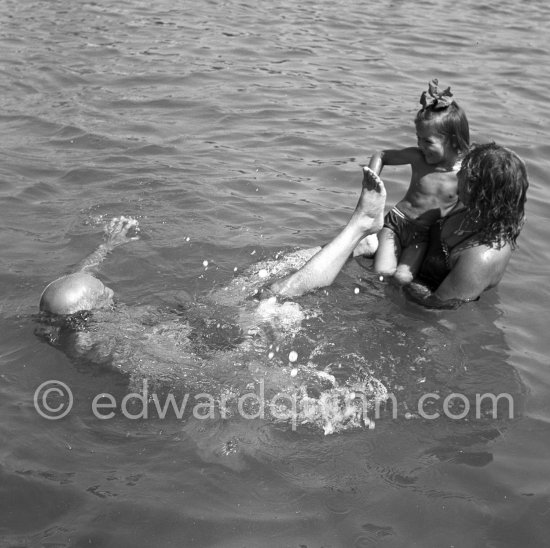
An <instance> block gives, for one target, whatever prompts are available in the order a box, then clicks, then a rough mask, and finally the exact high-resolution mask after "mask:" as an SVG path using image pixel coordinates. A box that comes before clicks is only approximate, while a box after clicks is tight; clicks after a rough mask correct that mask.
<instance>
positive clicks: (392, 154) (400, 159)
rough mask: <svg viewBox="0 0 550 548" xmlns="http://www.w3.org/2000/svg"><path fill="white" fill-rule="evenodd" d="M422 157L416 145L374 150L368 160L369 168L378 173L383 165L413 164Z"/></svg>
mask: <svg viewBox="0 0 550 548" xmlns="http://www.w3.org/2000/svg"><path fill="white" fill-rule="evenodd" d="M419 159H422V154H421V152H420V149H419V148H417V147H409V148H403V149H400V150H381V151H379V152H375V153H374V155H373V156H372V158H371V159H370V162H369V168H370V169H372V171H374V172H375V173H376V174H377V175H380V173H381V172H382V168H383V167H384V166H402V165H406V164H414V163H415V162H416V161H418V160H419Z"/></svg>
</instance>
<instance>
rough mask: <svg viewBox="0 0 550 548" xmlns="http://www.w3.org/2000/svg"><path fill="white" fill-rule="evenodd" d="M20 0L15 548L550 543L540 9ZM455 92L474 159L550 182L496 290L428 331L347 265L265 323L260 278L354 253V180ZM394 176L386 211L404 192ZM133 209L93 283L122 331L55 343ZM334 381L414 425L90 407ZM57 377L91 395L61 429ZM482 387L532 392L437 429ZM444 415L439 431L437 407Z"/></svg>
mask: <svg viewBox="0 0 550 548" xmlns="http://www.w3.org/2000/svg"><path fill="white" fill-rule="evenodd" d="M0 6H1V7H2V9H1V11H0V23H1V26H0V39H1V43H0V47H1V51H2V55H1V60H0V71H1V72H0V86H1V93H0V120H1V122H2V131H1V132H0V142H1V146H0V227H1V230H0V245H1V249H2V253H1V254H0V282H1V284H0V323H1V332H2V338H1V342H0V402H1V407H0V408H1V410H2V413H1V415H0V439H1V440H2V443H1V444H0V495H1V496H0V545H1V546H10V547H13V546H33V547H34V546H106V547H107V546H109V547H111V546H116V547H121V546H129V547H130V546H132V547H135V546H144V547H145V546H166V547H168V546H178V547H179V546H189V547H201V548H202V547H205V548H206V547H208V548H211V547H212V548H213V547H224V548H231V547H256V546H261V547H276V548H279V547H296V548H298V547H300V548H301V547H308V548H315V547H325V548H328V547H342V548H349V547H356V548H359V547H367V546H388V547H412V546H417V547H432V546H433V547H441V546H460V547H486V546H491V547H517V546H522V547H531V546H537V547H539V546H546V545H547V544H548V538H549V536H550V527H549V525H548V515H549V514H550V487H549V485H548V477H550V465H549V461H548V453H549V452H550V425H549V423H550V407H549V403H548V402H549V401H550V398H549V395H550V373H549V371H548V359H547V356H548V353H549V351H550V343H549V342H548V336H547V324H548V321H549V319H550V318H549V314H548V313H547V310H548V306H549V304H550V299H549V294H550V283H549V282H548V278H549V276H548V274H549V267H548V264H550V249H549V246H548V241H550V226H549V223H548V213H547V206H545V205H544V204H545V203H547V202H548V200H549V199H550V192H549V191H548V189H547V184H546V179H547V174H548V172H549V170H550V162H549V160H548V158H549V157H550V147H549V145H548V138H547V135H548V127H549V125H550V116H549V114H548V109H547V108H546V106H547V96H548V93H547V89H548V86H549V84H550V80H549V76H548V70H547V68H548V63H549V58H548V49H547V29H548V26H549V24H550V8H549V7H548V4H547V3H546V2H542V1H536V0H534V1H530V2H528V3H524V4H523V5H522V6H521V8H520V7H519V5H518V4H517V3H513V2H511V1H510V0H504V1H499V2H496V1H493V0H490V1H489V2H485V3H483V4H482V3H478V2H473V1H469V0H468V1H466V2H460V3H454V2H451V1H450V0H449V1H448V0H441V1H420V2H418V1H417V2H407V1H385V0H384V1H381V2H378V3H366V2H363V3H360V2H356V1H352V0H348V1H344V0H335V1H331V2H328V1H325V0H322V1H317V2H312V1H308V0H306V1H303V2H298V3H296V2H288V1H286V0H281V1H279V0H274V1H272V2H256V3H243V2H237V1H219V2H214V1H201V2H199V1H195V0H189V1H185V2H168V1H166V0H159V1H157V2H148V3H146V2H143V1H142V0H127V1H118V2H113V1H112V0H105V1H101V2H69V1H68V0H52V1H48V2H36V1H34V0H18V1H17V2H15V1H11V0H0ZM433 77H438V78H439V79H440V81H441V83H443V84H444V85H451V86H452V89H453V92H454V93H455V96H456V98H457V100H458V101H459V102H460V104H461V105H462V106H463V107H464V108H465V110H466V112H467V114H468V117H469V120H470V126H471V130H472V137H473V140H474V141H485V140H488V139H493V140H495V141H496V142H498V143H499V144H503V145H506V146H509V147H511V148H513V149H514V150H515V151H516V152H518V153H519V154H520V155H521V156H522V157H523V158H524V159H525V161H526V163H527V166H528V170H529V175H530V182H531V186H530V190H529V196H528V203H527V215H528V219H527V224H526V226H525V228H524V230H523V232H522V235H521V237H520V242H519V243H520V245H519V248H518V250H517V251H516V252H515V254H514V255H513V258H512V261H511V263H510V265H509V267H508V271H507V273H506V276H505V277H504V279H503V281H502V283H501V284H500V286H499V287H498V288H497V289H496V290H492V291H490V292H488V293H487V294H485V295H484V296H483V297H482V299H481V300H480V301H479V302H477V303H473V304H469V305H466V306H464V307H463V308H461V309H459V310H458V311H441V312H431V311H425V310H420V309H419V308H417V307H415V306H413V305H412V304H410V303H407V302H406V301H405V300H404V298H403V297H402V296H401V295H400V294H399V293H397V292H396V291H395V290H393V289H391V288H389V287H387V286H385V285H383V284H380V283H379V282H378V281H377V280H376V278H375V277H373V275H372V273H371V272H370V271H369V270H368V269H363V268H361V267H360V266H359V265H357V264H351V265H350V266H349V267H347V268H346V269H345V271H344V272H343V273H342V274H341V276H340V277H339V278H338V280H337V282H336V283H335V284H334V286H333V287H331V288H329V289H327V290H326V291H318V292H315V293H313V294H310V295H307V296H305V297H303V298H300V299H297V300H296V302H295V303H293V304H290V303H289V304H287V305H286V308H284V310H281V309H279V308H277V309H276V310H272V309H269V308H262V309H261V312H262V314H264V315H263V316H262V318H261V321H260V320H258V316H257V313H256V312H255V311H254V310H253V308H254V306H255V305H254V303H253V302H252V301H250V300H244V301H243V299H242V298H241V297H239V298H237V296H238V290H239V285H238V284H240V283H241V280H245V282H246V284H248V283H249V282H250V279H247V278H241V277H240V276H242V274H243V272H244V271H245V269H246V268H247V267H252V268H254V265H256V264H257V263H258V261H265V260H271V259H273V258H274V257H276V256H281V255H278V254H280V253H282V252H286V251H288V250H292V249H296V248H298V247H300V248H306V247H310V246H312V245H317V244H320V243H324V242H326V241H327V239H329V238H330V237H331V236H332V235H334V234H335V233H336V231H337V230H338V228H339V227H341V226H342V225H343V224H344V223H345V221H346V219H347V218H348V216H349V214H350V212H351V211H352V208H353V207H354V205H355V201H356V197H357V193H358V189H359V187H360V169H359V166H360V165H361V164H362V163H364V162H366V161H367V160H368V158H369V156H370V155H371V154H372V153H373V152H374V151H376V150H379V149H381V148H383V147H389V146H392V147H399V146H408V145H413V144H414V143H415V137H414V129H413V124H412V120H413V118H414V115H415V112H416V110H417V107H418V103H417V101H418V98H419V96H420V93H421V92H422V91H423V89H425V87H426V84H427V82H428V81H429V80H430V79H431V78H433ZM384 177H385V181H386V183H387V187H388V192H389V202H391V203H393V202H395V201H396V200H397V199H398V198H399V197H401V196H402V195H403V193H404V191H405V189H406V185H407V183H408V173H407V171H406V170H403V169H398V168H386V170H385V171H384ZM119 215H126V216H131V217H134V218H136V219H137V220H138V221H139V224H140V230H141V232H140V239H139V240H138V241H135V242H133V243H131V244H129V245H127V246H124V247H121V248H118V249H117V250H115V252H114V253H112V254H111V255H110V256H109V258H108V259H107V260H106V261H105V263H104V264H103V266H102V268H101V270H100V272H99V276H100V277H101V279H102V280H104V281H105V282H106V283H107V284H108V285H109V286H110V287H112V288H113V289H114V290H115V293H116V295H117V299H118V306H117V312H116V313H114V317H113V315H111V316H109V317H101V316H100V317H99V318H98V317H96V318H95V319H93V318H92V319H91V320H90V321H89V326H88V331H87V332H86V333H85V334H84V335H82V336H85V337H92V339H93V337H94V336H98V337H99V339H97V340H101V345H96V346H94V345H91V346H90V345H88V346H82V347H81V348H84V347H85V348H86V351H82V352H77V351H76V350H74V348H75V347H74V346H73V347H70V345H69V344H68V342H70V341H57V342H56V341H53V342H54V344H53V345H51V344H50V345H49V344H46V342H45V338H47V334H46V335H45V334H44V333H42V334H41V335H40V333H37V322H36V318H35V314H36V312H37V303H38V299H39V296H40V293H41V291H42V289H43V288H44V286H45V285H46V284H47V283H48V282H49V281H51V280H52V279H54V278H55V277H57V276H58V275H60V274H62V273H65V272H68V271H70V269H71V268H72V267H74V266H75V265H76V264H77V263H78V262H79V261H80V260H81V259H83V258H84V257H85V256H86V255H87V254H89V253H91V252H92V251H93V250H94V249H95V248H96V247H97V245H98V244H99V243H100V242H101V241H102V232H103V226H104V224H105V223H106V222H107V221H108V220H109V219H110V218H111V217H113V216H119ZM262 264H263V263H262ZM269 264H272V263H269ZM255 272H256V274H258V270H257V269H256V271H255ZM235 279H236V280H237V282H235V281H234V280H235ZM245 282H243V285H246V284H245ZM232 284H233V285H232ZM228 285H229V288H230V289H229V290H224V289H223V287H225V286H228ZM355 289H357V290H358V291H357V292H356V291H355ZM224 291H225V293H224ZM245 293H246V291H244V292H243V296H244V294H245ZM223 295H225V297H224V298H222V296H223ZM265 306H267V305H265ZM117 314H120V315H119V316H117ZM255 314H256V315H255ZM99 320H101V321H99ZM180 325H181V330H180V329H179V326H180ZM239 326H240V327H241V329H239ZM243 326H244V327H243ZM86 340H88V342H89V340H91V339H86ZM86 340H79V344H82V345H84V343H86ZM93 340H94V341H95V340H96V339H93ZM113 341H114V342H113ZM50 342H52V340H51V339H50ZM73 342H74V341H73ZM63 344H65V346H63ZM56 345H57V346H58V347H56ZM102 345H103V346H102ZM70 348H73V351H71V350H70ZM63 350H64V351H63ZM291 351H294V352H296V353H297V360H296V361H295V362H289V359H288V356H289V353H290V352H291ZM117 367H118V369H120V370H121V371H117ZM331 376H332V377H331ZM331 378H332V379H333V381H334V382H336V384H337V385H338V386H339V387H345V389H346V390H348V392H347V393H350V392H351V391H353V390H355V388H352V384H353V382H355V381H357V380H358V379H359V380H361V381H365V380H366V379H370V378H375V379H379V380H380V381H381V382H383V383H384V385H385V386H386V388H387V389H388V391H389V392H391V393H392V394H394V396H395V411H396V416H395V417H394V416H393V415H392V411H391V409H389V408H388V409H386V410H382V412H381V416H380V417H379V418H378V419H377V420H376V421H375V428H367V427H366V426H362V427H357V426H356V425H353V424H348V426H349V427H348V428H345V429H343V430H342V431H337V432H334V433H330V432H331V430H330V428H329V429H328V430H327V428H326V425H323V424H322V423H312V422H307V421H304V422H305V424H300V425H297V426H296V428H293V427H292V425H290V424H288V423H287V422H284V421H278V420H275V419H274V418H273V417H272V416H266V417H265V418H263V419H262V418H261V417H258V418H255V419H246V418H244V417H243V416H241V415H240V414H239V413H232V414H231V415H229V416H227V417H226V418H221V417H220V416H219V415H217V416H215V417H214V418H210V419H208V420H203V419H200V418H197V417H196V416H193V414H192V413H190V412H189V411H187V412H185V413H184V414H183V415H182V416H181V417H177V416H175V414H174V413H172V414H169V415H168V416H166V417H165V418H164V419H163V418H161V417H159V416H158V414H155V413H154V410H155V408H154V406H153V403H152V400H151V401H150V402H149V405H148V407H147V409H148V412H149V415H148V416H147V417H144V416H140V415H139V411H140V407H139V403H140V402H139V400H135V399H134V401H133V402H132V405H131V406H130V408H129V409H130V411H131V412H132V413H134V416H135V417H137V418H128V417H124V416H123V414H122V413H120V412H117V413H114V416H113V417H112V418H108V419H104V420H100V419H98V418H97V417H96V416H95V415H94V414H93V412H92V403H93V401H94V398H95V397H96V396H97V395H98V394H102V393H109V394H110V395H111V396H112V398H113V399H114V400H115V401H116V402H118V404H121V402H122V401H123V399H124V398H125V396H127V395H128V394H129V393H131V392H132V391H135V390H137V389H139V388H140V387H142V386H143V382H145V381H147V382H149V381H150V382H151V383H153V384H152V385H151V390H153V388H154V389H155V390H156V391H157V392H158V397H159V398H165V397H166V396H167V394H169V393H172V394H173V395H174V396H175V398H176V399H178V398H179V401H181V398H183V397H184V396H185V395H186V394H187V395H190V396H191V398H194V397H195V396H196V395H197V393H198V392H199V391H200V390H210V391H216V397H220V396H221V394H227V393H229V392H231V391H233V393H238V394H240V393H242V392H243V391H245V390H249V389H252V387H255V388H257V386H258V383H259V381H264V380H265V387H266V390H268V394H269V395H270V396H272V395H273V393H274V392H276V391H277V390H283V389H289V387H296V386H298V385H299V384H300V383H302V382H303V383H305V384H304V385H303V386H305V385H306V384H307V386H308V387H309V390H310V392H309V393H308V397H311V398H313V399H316V400H315V401H317V399H320V398H321V397H322V395H323V394H325V393H326V390H327V386H332V384H331V383H332V382H333V381H331V380H330V379H331ZM51 379H56V380H59V381H62V382H63V383H65V384H66V385H67V386H69V387H70V388H71V390H72V393H73V396H74V405H73V408H72V410H71V412H70V414H69V415H68V416H66V417H65V418H64V419H61V420H58V421H53V420H47V419H45V418H42V417H41V416H40V415H39V414H38V413H37V411H36V409H35V406H34V403H33V395H34V393H35V390H36V389H37V387H38V386H39V385H40V384H41V383H43V382H45V381H48V380H51ZM327 382H328V385H327V384H326V383H327ZM353 386H357V385H353ZM235 391H236V392H235ZM487 392H490V393H493V394H501V393H502V394H504V393H506V394H509V395H510V398H511V400H512V402H513V414H512V415H513V416H512V417H511V418H510V416H509V414H508V408H506V406H501V407H500V408H499V411H500V412H499V413H498V416H497V417H496V418H495V419H493V418H491V417H490V416H488V415H487V413H486V412H485V411H487V409H485V410H484V412H483V413H481V415H480V417H476V415H475V409H473V408H472V409H471V410H470V412H469V413H465V416H464V418H461V419H460V420H458V419H452V418H449V417H445V416H444V413H443V401H444V398H446V397H447V396H449V395H450V394H453V393H459V394H463V395H465V397H468V398H469V400H468V401H474V400H475V395H476V394H484V393H487ZM426 394H432V396H434V397H432V399H431V404H430V405H431V406H430V405H429V406H427V407H426V410H427V411H429V413H431V414H433V417H434V418H432V419H431V420H428V419H423V418H421V417H419V415H418V413H417V407H416V405H417V403H418V401H419V399H420V398H422V396H423V395H426ZM436 397H439V400H437V399H436ZM52 401H54V405H55V404H56V403H55V400H52ZM102 401H104V402H105V401H106V400H102ZM461 403H462V407H461V406H460V404H461ZM454 404H457V406H452V407H451V408H450V409H449V411H450V413H449V414H451V413H454V416H455V417H456V416H458V415H462V412H463V411H464V407H463V405H464V401H462V402H461V401H460V400H457V399H456V398H455V400H454ZM141 409H142V410H143V407H142V408H141ZM104 411H105V413H107V411H108V409H104ZM119 411H120V409H119ZM437 413H440V416H439V418H435V417H436V414H437ZM335 421H336V419H335ZM336 423H337V422H336ZM372 425H373V424H371V426H372ZM325 432H326V433H327V435H325Z"/></svg>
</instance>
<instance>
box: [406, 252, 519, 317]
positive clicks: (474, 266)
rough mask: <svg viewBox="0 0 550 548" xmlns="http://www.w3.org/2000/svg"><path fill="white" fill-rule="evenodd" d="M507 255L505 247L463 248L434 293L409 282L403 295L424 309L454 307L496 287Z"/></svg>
mask: <svg viewBox="0 0 550 548" xmlns="http://www.w3.org/2000/svg"><path fill="white" fill-rule="evenodd" d="M511 255H512V250H511V248H510V245H509V244H506V245H504V246H503V247H501V248H500V249H497V248H496V247H489V246H487V245H475V246H472V247H469V248H466V249H463V250H462V251H460V253H459V254H457V256H456V257H455V258H454V259H453V264H452V268H451V271H450V272H449V274H448V275H447V277H446V278H445V279H444V280H443V282H441V284H440V286H439V287H438V288H437V289H436V290H435V291H433V292H432V291H430V290H429V289H428V288H426V287H425V286H423V285H421V284H418V283H413V284H411V285H410V286H408V287H406V288H405V293H406V294H407V295H408V296H409V297H410V298H411V299H412V300H413V301H414V302H416V303H418V304H421V305H422V306H425V307H427V308H458V307H459V306H460V305H461V304H464V303H466V302H469V301H473V300H476V299H477V298H478V297H479V296H480V295H481V294H482V293H483V292H484V291H485V290H487V289H490V288H491V287H494V286H496V285H497V284H498V283H499V282H500V280H501V279H502V277H503V276H504V272H505V270H506V266H507V265H508V262H509V261H510V257H511Z"/></svg>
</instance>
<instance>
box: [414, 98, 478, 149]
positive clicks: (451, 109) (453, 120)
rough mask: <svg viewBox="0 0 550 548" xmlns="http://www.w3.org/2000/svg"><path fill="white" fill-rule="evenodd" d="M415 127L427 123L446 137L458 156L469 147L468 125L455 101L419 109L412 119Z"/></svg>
mask: <svg viewBox="0 0 550 548" xmlns="http://www.w3.org/2000/svg"><path fill="white" fill-rule="evenodd" d="M414 123H415V125H416V127H418V126H420V125H429V126H430V127H431V128H432V129H433V130H434V131H435V132H437V133H439V134H441V135H444V136H445V137H447V138H448V139H449V140H450V142H451V145H452V146H453V147H454V149H455V150H456V152H457V154H458V155H459V156H463V155H464V154H466V153H467V152H468V149H469V148H470V125H469V124H468V118H467V117H466V113H465V112H464V109H463V108H462V107H460V106H459V104H458V103H457V102H456V101H454V100H453V101H452V102H451V103H450V104H449V105H448V106H446V107H444V108H441V107H439V108H436V107H435V106H434V105H429V106H427V107H425V108H422V109H421V110H419V111H418V112H417V114H416V118H415V120H414Z"/></svg>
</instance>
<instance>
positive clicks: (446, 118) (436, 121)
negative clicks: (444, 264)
mask: <svg viewBox="0 0 550 548" xmlns="http://www.w3.org/2000/svg"><path fill="white" fill-rule="evenodd" d="M420 104H421V105H422V109H421V110H419V111H418V113H417V115H416V119H415V126H416V136H417V139H418V147H410V148H405V149H402V150H384V151H382V152H377V153H376V154H374V156H373V157H372V158H371V161H370V163H369V168H364V171H365V176H367V173H366V172H368V169H370V170H372V171H374V173H375V174H377V175H378V174H380V172H381V171H382V168H383V167H384V166H385V165H391V166H396V165H406V164H410V166H411V169H412V174H411V182H410V184H409V188H408V190H407V193H406V194H405V196H404V198H402V199H401V201H400V202H398V203H397V205H395V206H394V207H393V208H392V209H391V210H390V211H389V213H388V214H387V215H386V217H385V219H384V228H382V230H381V231H380V232H379V233H378V238H377V239H376V236H375V235H373V236H369V237H367V238H365V240H363V241H362V242H361V243H360V244H359V245H358V246H357V248H356V250H355V251H354V255H359V254H361V255H370V256H372V255H373V254H374V253H375V252H376V255H375V258H374V268H375V271H376V272H377V273H378V274H381V275H383V276H393V277H394V279H395V280H396V281H397V282H398V283H400V284H403V285H405V284H408V283H410V282H411V281H412V279H413V278H414V276H415V274H416V273H417V272H418V269H419V268H420V264H421V263H422V259H423V257H424V254H425V252H426V249H427V245H428V234H429V229H430V226H431V225H432V224H433V223H434V222H435V221H436V220H437V219H439V218H440V217H441V216H444V215H445V214H446V213H447V212H448V211H450V210H451V209H452V207H453V206H454V205H455V204H456V202H457V177H456V175H457V173H458V170H459V169H460V162H461V159H462V157H463V156H464V155H465V154H466V152H467V151H468V148H469V146H470V130H469V126H468V120H467V118H466V114H465V112H464V111H463V110H462V108H460V107H459V106H458V103H457V102H456V101H455V100H454V99H453V94H452V93H451V88H450V87H449V88H447V89H445V90H443V91H440V90H439V89H438V81H437V80H432V82H430V83H429V85H428V91H425V92H424V93H422V96H421V97H420ZM377 240H378V241H377ZM376 246H378V249H376Z"/></svg>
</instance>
